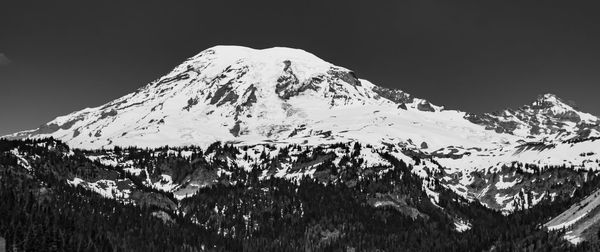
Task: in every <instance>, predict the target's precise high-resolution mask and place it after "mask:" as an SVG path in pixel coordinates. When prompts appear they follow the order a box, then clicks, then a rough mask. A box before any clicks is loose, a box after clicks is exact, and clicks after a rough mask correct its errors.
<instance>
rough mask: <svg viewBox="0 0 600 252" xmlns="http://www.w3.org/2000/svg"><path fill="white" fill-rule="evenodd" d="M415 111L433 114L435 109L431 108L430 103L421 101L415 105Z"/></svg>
mask: <svg viewBox="0 0 600 252" xmlns="http://www.w3.org/2000/svg"><path fill="white" fill-rule="evenodd" d="M417 109H418V110H421V111H428V112H434V111H435V109H434V108H433V107H432V106H431V103H429V102H428V101H422V102H419V104H417Z"/></svg>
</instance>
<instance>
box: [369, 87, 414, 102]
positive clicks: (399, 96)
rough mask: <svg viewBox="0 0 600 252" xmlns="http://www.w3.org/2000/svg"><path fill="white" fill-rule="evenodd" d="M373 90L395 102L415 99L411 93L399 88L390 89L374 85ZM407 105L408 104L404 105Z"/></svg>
mask: <svg viewBox="0 0 600 252" xmlns="http://www.w3.org/2000/svg"><path fill="white" fill-rule="evenodd" d="M373 91H374V92H375V93H377V94H378V95H379V96H381V97H383V98H386V99H388V100H390V101H393V102H395V103H402V104H406V103H412V102H413V101H414V99H413V98H412V97H411V96H410V94H408V93H406V92H403V91H401V90H398V89H389V88H384V87H380V86H375V87H373ZM404 106H405V107H406V105H404Z"/></svg>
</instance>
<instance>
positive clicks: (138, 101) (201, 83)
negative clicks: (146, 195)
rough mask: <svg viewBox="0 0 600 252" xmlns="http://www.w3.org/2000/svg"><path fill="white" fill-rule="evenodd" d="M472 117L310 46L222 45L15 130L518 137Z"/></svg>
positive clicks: (314, 139)
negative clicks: (130, 88) (126, 89)
mask: <svg viewBox="0 0 600 252" xmlns="http://www.w3.org/2000/svg"><path fill="white" fill-rule="evenodd" d="M463 117H465V113H464V112H460V111H453V110H443V108H442V107H439V106H435V105H432V104H431V103H429V102H428V101H426V100H423V99H418V98H413V97H411V96H410V95H408V94H406V93H404V92H401V91H398V90H389V89H386V88H382V87H378V86H375V85H373V84H372V83H370V82H369V81H366V80H362V79H358V78H357V75H356V74H355V73H354V72H353V71H350V70H348V69H345V68H342V67H338V66H335V65H332V64H330V63H328V62H325V61H323V60H321V59H319V58H317V57H316V56H314V55H312V54H310V53H307V52H305V51H302V50H296V49H288V48H271V49H265V50H255V49H250V48H244V47H236V46H217V47H214V48H210V49H207V50H205V51H203V52H201V53H200V54H198V55H196V56H194V57H192V58H189V59H188V60H186V61H185V62H184V63H183V64H181V65H179V66H177V67H176V68H175V69H174V70H172V71H171V72H170V73H169V74H167V75H165V76H163V77H161V78H159V79H158V80H156V81H154V82H152V83H150V84H148V85H147V86H145V87H143V88H141V89H139V90H137V91H136V92H134V93H131V94H128V95H126V96H123V97H121V98H119V99H116V100H114V101H112V102H110V103H108V104H105V105H103V106H100V107H96V108H88V109H84V110H81V111H78V112H74V113H71V114H69V115H66V116H61V117H58V118H56V119H55V120H53V121H51V122H49V123H48V124H46V125H43V126H41V127H40V128H38V129H35V130H31V131H25V132H20V133H17V134H14V135H13V136H12V137H15V138H23V137H47V136H53V137H54V138H57V139H61V140H63V141H65V142H67V143H68V144H69V145H71V146H75V147H79V148H87V149H90V148H100V147H112V146H114V145H120V146H130V145H136V146H142V147H157V146H164V145H170V146H182V145H199V146H205V145H208V144H210V143H212V142H214V141H226V142H240V143H246V144H254V143H266V142H285V143H304V144H313V145H315V144H322V143H328V142H347V141H360V142H365V143H373V144H380V143H382V142H387V143H392V144H397V143H400V142H402V143H412V145H414V146H416V147H426V148H431V149H439V148H442V147H446V146H449V145H459V146H465V147H474V146H476V147H482V146H483V147H496V146H498V145H502V144H506V143H509V142H515V141H517V140H518V139H519V138H518V137H515V136H513V135H509V134H497V133H496V132H493V131H488V130H486V129H485V127H483V126H480V125H476V124H473V123H471V122H469V121H468V120H466V119H464V118H463Z"/></svg>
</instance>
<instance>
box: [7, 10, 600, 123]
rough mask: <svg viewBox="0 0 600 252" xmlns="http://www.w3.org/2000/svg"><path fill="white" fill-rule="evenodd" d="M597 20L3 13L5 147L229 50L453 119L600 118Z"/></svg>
mask: <svg viewBox="0 0 600 252" xmlns="http://www.w3.org/2000/svg"><path fill="white" fill-rule="evenodd" d="M590 2H591V1H590ZM598 13H599V11H598V8H595V6H592V5H590V4H587V3H584V2H577V1H525V0H519V1H480V0H478V1H447V0H439V1H433V0H418V1H348V0H346V1H331V0H327V1H325V0H320V1H305V0H298V1H293V2H291V1H283V0H278V1H259V0H253V1H249V0H244V1H224V0H212V1H200V0H198V1H180V0H178V1H152V0H145V1H136V2H133V1H82V0H78V1H27V0H18V1H12V0H8V1H2V3H0V135H3V134H7V133H12V132H14V131H18V130H24V129H29V128H34V127H37V126H39V125H40V124H42V123H45V122H47V121H49V120H51V119H53V118H54V117H56V116H58V115H63V114H67V113H70V112H72V111H75V110H80V109H82V108H85V107H94V106H98V105H101V104H103V103H105V102H108V101H110V100H112V99H115V98H118V97H120V96H122V95H125V94H127V93H129V92H131V91H134V90H135V89H137V88H138V87H140V86H142V85H145V84H146V83H148V82H150V81H152V80H153V79H155V78H157V77H159V76H161V75H163V74H166V73H167V72H168V71H169V70H171V69H172V68H173V67H174V66H176V65H178V64H179V63H180V62H182V61H183V60H184V59H186V58H188V57H190V56H193V55H195V54H196V53H198V52H200V51H202V50H204V49H206V48H208V47H211V46H213V45H218V44H236V45H244V46H249V47H254V48H266V47H272V46H287V47H295V48H301V49H304V50H307V51H309V52H312V53H314V54H316V55H317V56H319V57H321V58H323V59H325V60H327V61H329V62H331V63H334V64H336V65H340V66H344V67H347V68H350V69H353V70H355V71H356V72H357V74H358V75H359V77H361V78H365V79H368V80H370V81H372V82H373V83H375V84H378V85H381V86H386V87H394V88H400V89H402V90H405V91H407V92H409V93H411V94H413V95H415V96H417V97H423V98H427V99H429V100H430V101H432V102H433V103H434V104H439V105H445V106H446V107H448V108H459V109H462V110H466V111H470V112H477V113H479V112H491V111H495V110H499V109H502V108H505V107H516V106H520V105H522V104H525V103H529V102H530V101H531V100H533V99H534V98H535V97H536V96H537V95H538V94H542V93H548V92H551V93H556V94H557V95H559V96H560V97H563V98H565V99H568V100H574V101H576V102H577V103H578V104H579V105H580V108H581V109H582V110H584V111H588V112H591V113H594V114H596V115H600V102H599V101H598V97H599V94H600V15H599V14H598Z"/></svg>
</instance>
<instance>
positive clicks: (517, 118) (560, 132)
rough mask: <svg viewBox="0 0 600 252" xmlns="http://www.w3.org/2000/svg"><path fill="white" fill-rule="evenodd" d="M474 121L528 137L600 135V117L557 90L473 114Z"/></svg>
mask: <svg viewBox="0 0 600 252" xmlns="http://www.w3.org/2000/svg"><path fill="white" fill-rule="evenodd" d="M467 119H469V120H470V121H471V122H473V123H476V124H480V125H484V126H486V128H487V129H491V130H495V131H496V132H506V133H510V134H514V135H518V136H521V137H526V138H540V137H543V138H549V139H560V140H569V139H585V138H588V137H598V136H600V119H599V118H598V117H596V116H594V115H591V114H589V113H584V112H581V111H578V110H577V107H576V105H575V103H573V102H565V101H563V100H562V99H560V98H558V97H557V96H556V95H554V94H545V95H541V96H539V97H538V98H537V99H536V100H535V101H534V102H533V103H532V104H531V105H526V106H523V107H521V108H518V109H516V110H512V109H507V110H503V111H499V112H495V113H486V114H483V115H474V114H469V115H468V116H467Z"/></svg>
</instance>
